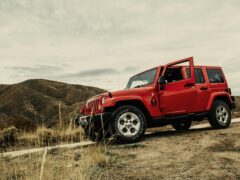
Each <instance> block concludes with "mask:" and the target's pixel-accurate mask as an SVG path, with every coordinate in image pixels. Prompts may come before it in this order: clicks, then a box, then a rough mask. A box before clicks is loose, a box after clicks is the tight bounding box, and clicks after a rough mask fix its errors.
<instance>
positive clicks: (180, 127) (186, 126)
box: [172, 120, 192, 131]
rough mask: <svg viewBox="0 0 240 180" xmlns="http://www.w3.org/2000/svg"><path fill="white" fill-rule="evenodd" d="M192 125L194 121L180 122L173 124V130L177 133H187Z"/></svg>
mask: <svg viewBox="0 0 240 180" xmlns="http://www.w3.org/2000/svg"><path fill="white" fill-rule="evenodd" d="M191 125H192V120H184V121H183V120H179V121H174V122H173V123H172V126H173V128H174V129H176V130H177V131H186V130H188V129H189V128H190V127H191Z"/></svg>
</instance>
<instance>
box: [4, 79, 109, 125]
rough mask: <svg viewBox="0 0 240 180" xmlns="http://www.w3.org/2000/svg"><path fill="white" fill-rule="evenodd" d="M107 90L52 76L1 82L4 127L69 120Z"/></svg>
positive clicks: (51, 123) (65, 121)
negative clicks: (60, 117)
mask: <svg viewBox="0 0 240 180" xmlns="http://www.w3.org/2000/svg"><path fill="white" fill-rule="evenodd" d="M103 92H105V90H102V89H99V88H95V87H89V86H83V85H71V84H66V83H61V82H56V81H49V80H41V79H38V80H28V81H24V82H21V83H18V84H14V85H0V128H4V127H8V126H10V125H15V126H16V127H17V128H24V129H32V128H34V127H35V126H36V125H37V124H41V123H42V122H43V123H45V124H46V125H49V126H51V125H54V124H56V122H58V120H59V104H61V109H62V111H61V112H62V121H63V123H65V124H67V123H69V121H70V118H71V117H73V116H74V114H75V113H76V112H77V111H78V109H79V108H80V106H81V105H82V102H84V101H86V100H87V99H88V98H89V97H91V96H94V95H96V94H100V93H103Z"/></svg>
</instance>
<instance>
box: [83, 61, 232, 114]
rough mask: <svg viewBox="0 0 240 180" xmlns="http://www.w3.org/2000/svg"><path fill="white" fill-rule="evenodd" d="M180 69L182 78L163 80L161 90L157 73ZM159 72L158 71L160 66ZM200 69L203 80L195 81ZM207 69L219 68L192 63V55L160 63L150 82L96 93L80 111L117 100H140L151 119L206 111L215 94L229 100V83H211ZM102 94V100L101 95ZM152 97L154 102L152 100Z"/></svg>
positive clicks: (94, 110) (100, 107) (100, 109)
mask: <svg viewBox="0 0 240 180" xmlns="http://www.w3.org/2000/svg"><path fill="white" fill-rule="evenodd" d="M181 63H189V66H186V65H181V66H179V64H181ZM179 67H180V68H181V72H182V75H183V79H181V80H178V81H176V82H170V83H166V84H164V85H162V86H163V89H161V88H160V84H159V82H158V80H159V77H160V76H164V75H165V74H166V72H167V70H168V69H169V68H179ZM161 68H163V69H162V74H160V69H161ZM187 68H189V69H190V74H191V76H190V77H189V78H188V76H187V73H186V69H187ZM195 69H201V71H202V74H203V78H204V80H205V82H203V83H201V84H200V83H196V77H195V73H194V70H195ZM207 69H219V70H221V68H220V67H215V66H194V61H193V57H189V58H186V59H183V60H179V61H175V62H173V63H169V64H166V65H165V66H159V67H158V68H157V73H156V76H155V79H154V82H153V83H152V84H148V85H146V86H144V87H140V88H133V89H127V90H121V91H115V92H112V93H111V94H109V93H104V94H101V95H98V96H95V97H93V98H91V99H89V100H88V101H87V103H86V104H85V106H84V107H83V108H82V109H81V113H82V114H85V115H89V114H98V113H101V112H104V110H105V109H106V108H109V107H115V106H116V104H117V103H119V102H127V101H138V102H141V103H142V104H143V105H144V106H145V108H146V109H147V111H148V112H149V114H150V116H151V117H152V118H155V117H161V116H169V115H171V116H172V115H181V114H188V113H197V112H207V111H209V110H210V109H211V106H212V104H213V102H214V100H215V99H216V98H218V97H226V98H227V99H228V100H229V102H230V103H231V102H232V100H231V95H230V94H229V92H228V91H226V90H227V89H228V84H227V81H226V78H225V76H224V73H223V72H222V70H221V72H222V74H223V77H224V82H223V83H210V81H209V78H208V75H207V71H206V70H207ZM102 97H104V103H103V104H102V103H101V98H102ZM152 99H154V101H155V102H156V103H152Z"/></svg>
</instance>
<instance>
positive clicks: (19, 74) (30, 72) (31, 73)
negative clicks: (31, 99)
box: [5, 65, 64, 79]
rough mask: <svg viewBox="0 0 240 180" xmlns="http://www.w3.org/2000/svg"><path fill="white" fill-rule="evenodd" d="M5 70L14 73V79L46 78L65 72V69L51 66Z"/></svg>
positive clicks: (14, 67) (18, 67) (13, 67)
mask: <svg viewBox="0 0 240 180" xmlns="http://www.w3.org/2000/svg"><path fill="white" fill-rule="evenodd" d="M5 68H6V69H8V70H10V71H12V72H13V73H12V75H11V77H12V78H13V79H19V78H31V79H33V78H46V77H49V76H54V75H56V74H60V73H61V72H62V71H63V70H64V68H63V67H60V66H50V65H35V66H33V67H27V66H12V67H5Z"/></svg>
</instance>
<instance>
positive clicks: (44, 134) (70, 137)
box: [0, 127, 84, 151]
mask: <svg viewBox="0 0 240 180" xmlns="http://www.w3.org/2000/svg"><path fill="white" fill-rule="evenodd" d="M83 139H84V132H83V130H82V128H68V129H66V130H64V129H61V130H60V129H50V128H46V127H38V128H37V130H36V131H33V132H26V131H20V132H19V131H18V130H17V129H16V128H15V127H10V128H7V129H4V130H3V131H0V150H1V151H6V150H17V149H23V148H24V149H25V148H26V147H27V148H34V147H42V146H51V145H56V144H61V143H74V142H80V141H82V140H83Z"/></svg>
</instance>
